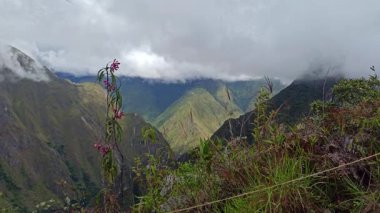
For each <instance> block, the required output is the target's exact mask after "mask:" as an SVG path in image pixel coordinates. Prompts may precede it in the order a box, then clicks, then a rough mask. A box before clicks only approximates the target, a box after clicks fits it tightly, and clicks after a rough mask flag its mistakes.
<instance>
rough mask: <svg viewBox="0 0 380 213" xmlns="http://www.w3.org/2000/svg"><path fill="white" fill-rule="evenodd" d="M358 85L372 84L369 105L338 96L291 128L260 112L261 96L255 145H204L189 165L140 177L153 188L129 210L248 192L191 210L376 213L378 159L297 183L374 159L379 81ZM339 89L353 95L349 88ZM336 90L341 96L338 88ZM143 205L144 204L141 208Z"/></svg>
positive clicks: (379, 178)
mask: <svg viewBox="0 0 380 213" xmlns="http://www.w3.org/2000/svg"><path fill="white" fill-rule="evenodd" d="M364 82H365V83H368V84H369V85H375V86H373V87H367V88H371V89H373V91H371V92H370V93H368V94H370V95H371V99H368V98H367V97H362V98H358V99H357V102H355V103H351V102H350V103H349V104H347V103H345V104H341V103H342V102H343V101H345V99H344V97H340V99H339V101H338V102H336V101H334V100H333V101H331V102H327V103H323V104H324V110H323V113H321V112H320V111H318V110H316V111H314V112H313V113H312V114H311V115H310V116H308V117H305V118H304V119H302V120H301V121H300V122H298V123H297V124H295V125H294V126H284V124H281V123H278V121H276V119H275V118H276V114H277V112H276V111H272V112H270V111H266V110H267V109H268V108H267V107H265V106H264V105H265V104H266V101H265V100H266V99H267V98H265V97H264V96H260V97H261V98H260V99H257V100H258V101H257V102H256V109H259V110H261V111H260V117H259V118H257V119H256V120H255V124H256V126H255V130H254V132H255V136H254V137H255V143H254V144H252V145H248V144H247V143H244V141H238V140H232V141H230V142H228V143H225V142H219V141H202V142H201V143H200V145H199V147H198V148H196V149H195V150H193V151H192V155H190V156H193V157H190V161H189V162H185V163H179V164H178V166H177V167H175V168H169V167H163V168H161V169H159V170H156V171H155V174H156V175H154V174H152V173H151V172H150V171H145V174H147V175H149V176H150V178H151V179H152V180H155V181H154V182H155V184H152V185H150V186H149V187H148V188H149V190H148V193H147V194H146V195H145V196H143V197H142V198H141V199H140V201H141V202H140V203H139V204H137V205H138V207H139V208H138V209H137V208H136V209H135V211H137V212H151V211H157V212H161V211H163V212H165V211H170V210H176V209H181V208H186V207H191V206H197V205H199V204H203V203H207V202H210V201H215V200H224V199H225V198H229V197H233V196H235V195H239V194H242V193H246V192H252V191H254V192H255V193H252V194H249V195H246V196H241V197H236V198H235V199H228V200H226V201H221V202H217V203H213V204H212V205H205V206H202V207H197V208H195V209H193V210H194V211H195V212H197V211H201V212H203V211H207V212H309V211H315V212H323V211H331V212H348V211H350V212H352V211H353V212H363V211H364V212H370V211H373V212H376V211H379V210H380V190H379V189H380V187H379V186H380V185H379V184H380V175H379V173H380V169H379V168H380V167H379V163H380V162H379V158H373V159H369V160H367V161H364V162H360V163H357V164H353V165H349V166H346V167H343V168H340V169H337V170H334V171H330V172H327V173H323V174H320V175H318V176H312V177H307V178H302V179H298V178H301V177H306V176H308V175H310V174H313V173H317V172H321V171H324V170H327V169H330V168H333V167H336V166H338V165H342V164H346V163H349V162H352V161H355V160H358V159H360V158H363V157H366V156H369V155H371V154H375V153H379V152H380V146H379V144H378V141H379V135H380V134H379V133H380V132H379V131H380V122H379V119H380V113H379V108H380V92H376V91H378V85H380V82H379V81H378V80H377V78H376V79H369V80H366V81H364ZM343 83H344V84H346V85H347V84H349V85H348V86H349V87H348V89H349V90H350V91H352V88H351V86H352V85H350V82H349V81H348V83H347V81H344V82H343ZM361 83H362V82H361ZM353 85H355V84H353ZM338 88H339V90H340V91H342V90H343V91H345V90H344V89H345V86H342V84H338ZM343 93H344V92H343ZM364 94H365V93H364ZM263 97H264V98H263ZM355 97H356V96H355ZM350 101H352V100H350ZM318 104H320V102H317V103H315V104H314V105H313V107H314V110H315V109H319V106H318ZM157 174H159V175H157ZM169 176H171V177H173V178H172V181H171V183H170V184H169V185H170V187H166V188H168V189H166V193H165V194H160V193H158V192H159V191H160V190H161V189H162V188H163V186H166V185H168V180H167V177H169ZM141 177H143V176H141ZM292 180H297V181H294V182H293V181H292ZM146 201H149V204H150V205H145V204H146V203H147V202H146Z"/></svg>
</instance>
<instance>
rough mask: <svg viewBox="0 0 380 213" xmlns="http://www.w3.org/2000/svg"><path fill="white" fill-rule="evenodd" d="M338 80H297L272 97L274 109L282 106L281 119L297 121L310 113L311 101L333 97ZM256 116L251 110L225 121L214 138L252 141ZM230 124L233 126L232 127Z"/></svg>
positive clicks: (290, 122) (288, 121)
mask: <svg viewBox="0 0 380 213" xmlns="http://www.w3.org/2000/svg"><path fill="white" fill-rule="evenodd" d="M338 80H339V78H328V79H326V80H325V79H316V80H296V81H294V82H293V83H292V84H290V85H289V86H288V87H286V88H285V89H283V90H281V91H280V92H279V93H278V94H277V95H275V96H274V97H273V98H272V99H271V105H272V107H273V109H278V108H279V107H281V109H280V111H279V115H278V119H279V121H280V122H284V123H289V124H292V123H295V122H297V121H298V120H299V119H300V118H301V117H303V116H305V115H307V114H308V113H309V108H310V103H311V102H313V101H315V100H322V99H323V97H325V99H328V98H331V88H332V87H333V86H334V85H335V83H336V82H337V81H338ZM323 95H325V96H323ZM254 116H255V112H254V111H250V112H248V113H246V114H244V115H242V116H240V117H239V118H237V119H230V120H227V121H225V122H224V124H223V125H222V126H221V127H220V128H219V129H218V130H217V131H216V132H215V133H214V134H213V136H212V138H214V139H216V138H221V139H226V140H230V139H231V138H236V137H247V139H248V141H249V142H252V131H253V128H254V126H253V124H252V122H253V119H254ZM230 124H231V127H232V128H230ZM231 133H232V135H231Z"/></svg>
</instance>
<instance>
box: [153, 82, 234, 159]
mask: <svg viewBox="0 0 380 213" xmlns="http://www.w3.org/2000/svg"><path fill="white" fill-rule="evenodd" d="M222 89H223V87H222ZM218 93H220V94H219V96H218V97H219V99H220V100H221V101H222V100H223V101H226V103H227V100H225V98H224V96H223V95H222V94H221V93H222V92H218ZM240 113H241V111H240V110H239V108H238V107H237V106H235V105H233V104H226V105H224V106H223V105H222V104H221V103H220V102H218V101H217V100H216V99H215V98H214V97H213V96H212V95H211V94H210V93H209V92H208V91H207V90H205V89H194V90H191V91H189V92H188V93H187V94H186V95H184V96H183V97H182V98H180V99H179V100H177V101H176V102H175V103H174V104H173V105H172V106H170V107H169V108H168V109H167V110H165V112H164V113H162V114H161V115H160V116H159V117H158V118H157V119H156V121H155V126H157V127H158V128H159V130H160V131H161V132H162V133H163V134H164V136H165V138H166V139H167V140H168V141H169V143H170V145H171V147H172V149H173V151H175V152H177V153H182V152H184V151H187V150H188V149H191V148H194V147H195V146H197V145H198V143H199V139H201V138H208V137H210V136H211V134H212V133H213V132H214V131H215V130H216V129H217V128H218V127H219V126H220V125H221V124H222V123H223V121H224V120H226V119H227V118H230V117H236V116H238V115H239V114H240Z"/></svg>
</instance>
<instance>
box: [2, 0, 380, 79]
mask: <svg viewBox="0 0 380 213" xmlns="http://www.w3.org/2000/svg"><path fill="white" fill-rule="evenodd" d="M0 5H1V7H0V14H1V15H0V16H1V19H0V29H1V30H0V40H1V41H0V42H2V43H6V44H10V45H13V46H15V47H17V48H19V49H21V50H23V51H25V52H27V53H28V54H30V55H32V56H33V57H34V58H38V59H39V60H41V61H42V63H44V64H46V65H48V66H50V67H51V68H53V69H54V70H56V71H66V72H72V73H75V74H78V75H82V74H88V73H96V72H97V70H98V68H99V67H101V66H103V65H104V64H105V63H107V62H108V61H110V60H112V59H113V58H117V59H119V60H120V61H121V63H122V64H121V69H120V73H122V74H124V75H129V76H141V77H150V78H160V79H167V80H178V79H179V80H183V79H191V78H200V77H208V78H209V77H211V78H219V79H226V80H234V79H245V78H257V77H261V76H263V75H267V76H270V77H278V78H280V79H284V80H287V81H289V80H292V79H295V78H297V77H299V76H300V75H303V74H304V73H305V72H312V71H314V70H315V69H318V68H319V67H323V68H327V67H331V68H334V69H335V70H338V71H342V72H344V73H345V74H347V75H350V76H362V75H368V74H369V73H370V71H369V67H370V66H372V65H375V66H377V67H379V69H378V70H380V1H379V0H365V1H364V0H251V1H249V0H186V1H185V0H98V1H95V0H0Z"/></svg>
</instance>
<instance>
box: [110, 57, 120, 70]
mask: <svg viewBox="0 0 380 213" xmlns="http://www.w3.org/2000/svg"><path fill="white" fill-rule="evenodd" d="M119 65H120V62H118V61H117V60H116V59H114V60H113V62H112V64H111V66H110V69H111V72H113V71H116V70H118V69H119Z"/></svg>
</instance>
